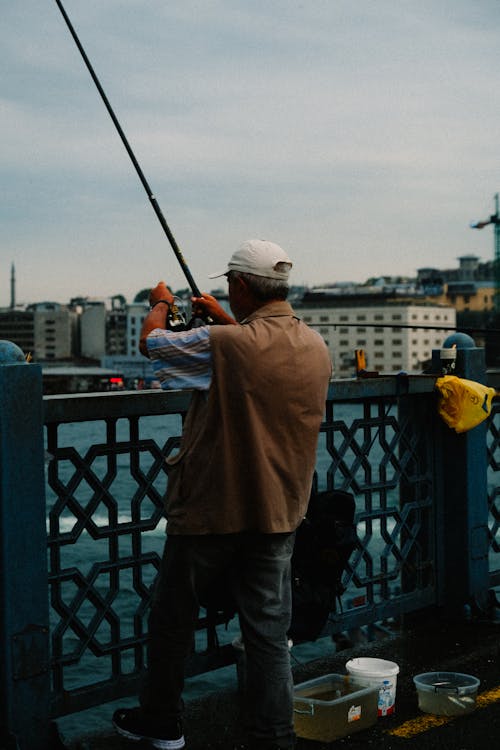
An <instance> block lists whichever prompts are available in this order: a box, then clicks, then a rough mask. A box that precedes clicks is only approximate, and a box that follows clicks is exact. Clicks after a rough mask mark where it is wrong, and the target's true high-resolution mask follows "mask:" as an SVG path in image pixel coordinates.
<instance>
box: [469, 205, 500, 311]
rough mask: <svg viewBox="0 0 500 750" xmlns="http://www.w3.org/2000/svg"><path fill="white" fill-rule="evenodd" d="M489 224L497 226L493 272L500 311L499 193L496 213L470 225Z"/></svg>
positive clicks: (478, 226) (496, 306) (496, 301)
mask: <svg viewBox="0 0 500 750" xmlns="http://www.w3.org/2000/svg"><path fill="white" fill-rule="evenodd" d="M488 224H493V226H494V227H495V230H494V232H495V235H494V236H495V260H494V264H493V273H494V278H495V297H494V304H495V311H496V312H497V313H500V211H499V205H498V193H497V194H496V195H495V213H494V214H492V215H491V216H490V218H489V219H486V220H485V221H473V222H471V224H470V226H471V228H472V229H483V227H487V226H488Z"/></svg>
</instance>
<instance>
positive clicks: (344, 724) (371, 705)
mask: <svg viewBox="0 0 500 750" xmlns="http://www.w3.org/2000/svg"><path fill="white" fill-rule="evenodd" d="M293 712H294V713H293V716H294V719H293V720H294V728H295V733H296V734H297V736H298V737H303V738H305V739H310V740H319V741H320V742H332V741H333V740H337V739H339V738H340V737H345V736H346V735H348V734H352V733H353V732H359V731H360V730H361V729H367V728H368V727H371V726H372V725H373V724H375V722H376V721H377V712H378V688H377V687H367V686H365V685H360V684H359V683H358V682H357V681H356V679H355V678H353V677H351V676H350V675H340V674H327V675H324V676H323V677H317V678H316V679H314V680H309V681H308V682H302V683H300V684H299V685H296V686H295V689H294V699H293Z"/></svg>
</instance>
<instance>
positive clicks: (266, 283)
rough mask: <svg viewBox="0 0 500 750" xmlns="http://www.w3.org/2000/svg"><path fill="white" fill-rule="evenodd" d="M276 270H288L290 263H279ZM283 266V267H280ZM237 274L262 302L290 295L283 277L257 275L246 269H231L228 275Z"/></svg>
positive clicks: (283, 298)
mask: <svg viewBox="0 0 500 750" xmlns="http://www.w3.org/2000/svg"><path fill="white" fill-rule="evenodd" d="M276 266H277V268H276V270H286V268H287V267H289V266H290V264H289V263H284V262H283V263H281V262H280V263H277V264H276ZM278 266H283V269H280V268H278ZM230 276H232V277H233V278H235V277H236V276H237V277H238V278H240V279H243V281H244V282H245V283H246V284H247V285H248V287H249V289H250V291H251V292H252V294H253V295H254V296H255V297H256V298H257V299H258V300H260V301H261V302H267V301H268V300H272V299H279V300H285V299H286V298H287V297H288V292H289V287H288V284H287V283H286V281H282V280H281V279H269V278H268V277H267V276H257V275H256V274H254V273H247V272H246V271H245V272H243V271H229V272H228V273H227V277H228V279H229V277H230Z"/></svg>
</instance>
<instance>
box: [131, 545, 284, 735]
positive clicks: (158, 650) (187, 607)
mask: <svg viewBox="0 0 500 750" xmlns="http://www.w3.org/2000/svg"><path fill="white" fill-rule="evenodd" d="M294 538H295V534H294V533H287V534H258V533H251V532H243V533H239V534H223V535H207V536H181V535H178V536H170V537H168V538H167V542H166V544H165V550H164V553H163V558H162V561H161V567H160V571H159V575H158V579H157V582H156V587H155V593H154V596H153V603H152V608H151V614H150V618H149V648H148V671H147V676H146V681H145V684H144V689H143V691H142V693H141V696H140V698H141V705H142V707H143V709H144V711H145V712H147V713H150V714H151V715H158V716H161V717H163V718H166V717H170V718H175V717H179V716H180V715H181V714H182V709H183V702H182V690H183V687H184V662H185V658H186V656H188V654H189V653H190V651H191V648H192V643H193V636H194V629H195V624H196V620H197V617H198V610H199V603H200V601H201V602H203V601H204V599H205V594H206V592H207V591H210V589H213V587H214V584H215V585H217V584H219V585H220V584H221V583H222V585H224V583H225V584H227V585H229V586H230V588H231V591H232V595H233V596H234V599H235V602H236V604H237V608H238V614H239V619H240V627H241V632H242V635H243V642H244V644H245V652H246V684H245V707H246V709H247V723H248V727H247V728H248V733H249V738H250V740H251V741H252V743H253V744H254V745H255V746H257V747H260V746H262V747H263V748H264V747H266V745H268V744H269V745H272V744H275V745H278V746H279V747H284V748H288V747H292V746H293V741H294V733H293V682H292V674H291V666H290V654H289V649H288V638H287V631H288V629H289V627H290V618H291V589H290V558H291V554H292V550H293V543H294Z"/></svg>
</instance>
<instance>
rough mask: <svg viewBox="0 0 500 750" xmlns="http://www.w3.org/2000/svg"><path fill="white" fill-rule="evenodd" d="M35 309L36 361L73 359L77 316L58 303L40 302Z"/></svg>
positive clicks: (33, 307)
mask: <svg viewBox="0 0 500 750" xmlns="http://www.w3.org/2000/svg"><path fill="white" fill-rule="evenodd" d="M30 308H31V309H34V340H35V359H36V360H38V361H40V360H46V361H48V360H58V359H71V357H72V356H73V354H74V340H75V335H76V326H77V315H76V313H75V312H73V311H72V310H69V309H68V308H67V307H66V306H65V305H60V304H59V303H57V302H38V303H36V304H35V305H31V306H30Z"/></svg>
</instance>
